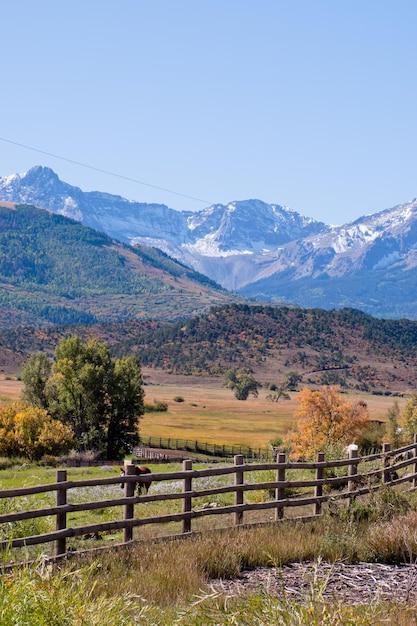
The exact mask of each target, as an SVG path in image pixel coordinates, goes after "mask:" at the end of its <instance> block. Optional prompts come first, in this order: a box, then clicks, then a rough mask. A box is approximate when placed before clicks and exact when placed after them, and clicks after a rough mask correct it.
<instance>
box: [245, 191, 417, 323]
mask: <svg viewBox="0 0 417 626" xmlns="http://www.w3.org/2000/svg"><path fill="white" fill-rule="evenodd" d="M416 284H417V200H416V199H414V200H412V201H411V202H407V203H405V204H401V205H398V206H395V207H394V208H392V209H386V210H384V211H381V212H379V213H376V214H374V215H370V216H364V217H361V218H359V219H358V220H356V221H355V222H352V223H351V224H347V225H344V226H339V227H334V228H332V229H330V230H328V231H327V232H325V233H320V234H319V235H316V236H313V237H306V238H304V239H301V240H298V241H294V242H291V243H289V244H287V245H286V246H284V247H282V248H281V249H279V250H277V251H276V252H275V253H273V254H271V255H269V259H268V261H267V262H266V263H265V265H264V266H263V267H262V268H260V269H259V271H258V273H257V274H256V276H255V277H253V279H252V281H251V283H250V284H249V283H248V284H246V285H245V286H244V287H243V288H242V292H243V293H245V294H246V295H249V296H252V297H257V298H261V299H266V300H270V301H273V300H274V299H275V298H279V299H282V298H284V299H288V300H290V301H295V302H297V303H298V304H301V305H305V306H320V307H326V308H332V307H340V306H354V307H356V308H361V309H363V310H366V311H368V312H370V313H374V314H376V315H385V316H388V317H392V316H394V317H417V294H416V292H415V286H416Z"/></svg>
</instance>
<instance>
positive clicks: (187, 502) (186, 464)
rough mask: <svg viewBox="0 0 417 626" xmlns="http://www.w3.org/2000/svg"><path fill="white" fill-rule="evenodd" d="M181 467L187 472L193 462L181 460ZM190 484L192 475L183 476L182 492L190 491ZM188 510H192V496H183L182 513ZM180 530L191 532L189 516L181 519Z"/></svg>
mask: <svg viewBox="0 0 417 626" xmlns="http://www.w3.org/2000/svg"><path fill="white" fill-rule="evenodd" d="M182 469H183V470H184V472H188V471H189V470H192V469H193V462H192V461H190V460H189V459H186V460H185V461H183V462H182ZM192 485H193V479H192V476H186V478H184V492H187V491H192V488H193V487H192ZM190 511H192V497H191V496H185V498H184V502H183V513H189V512H190ZM182 532H183V533H190V532H191V517H187V518H185V519H183V521H182Z"/></svg>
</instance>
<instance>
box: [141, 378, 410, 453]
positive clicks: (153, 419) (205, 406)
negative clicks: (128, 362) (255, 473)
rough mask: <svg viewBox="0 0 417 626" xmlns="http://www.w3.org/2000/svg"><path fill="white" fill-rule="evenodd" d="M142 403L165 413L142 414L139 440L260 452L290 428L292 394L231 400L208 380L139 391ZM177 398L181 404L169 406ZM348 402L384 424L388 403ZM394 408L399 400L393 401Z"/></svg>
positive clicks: (379, 399)
mask: <svg viewBox="0 0 417 626" xmlns="http://www.w3.org/2000/svg"><path fill="white" fill-rule="evenodd" d="M145 391H146V400H147V401H148V402H152V401H153V400H154V399H155V400H162V401H164V402H167V403H168V411H167V412H165V413H148V414H146V415H145V416H144V417H143V419H142V421H141V432H142V433H143V435H149V436H151V435H152V436H155V437H173V438H175V437H177V438H179V439H190V440H199V441H207V442H208V443H218V444H223V443H224V444H245V445H248V446H252V447H254V448H257V447H265V446H267V445H268V444H269V442H270V441H271V439H274V438H275V437H282V436H285V434H286V433H287V432H288V431H289V430H291V428H293V426H294V425H295V418H294V411H295V409H296V406H297V393H291V394H290V395H291V399H290V400H280V401H279V402H271V401H270V400H267V399H266V396H267V395H268V393H269V392H268V391H267V390H266V389H261V390H260V392H259V397H258V398H253V397H250V398H249V399H248V400H246V401H239V400H236V399H235V398H234V396H233V394H232V392H231V391H230V390H229V389H225V388H224V387H223V386H222V381H221V380H216V379H208V380H207V381H206V382H205V383H203V384H202V383H199V382H198V379H197V380H196V378H194V379H193V382H192V384H189V383H187V381H186V380H184V378H182V379H181V378H179V377H178V380H177V381H176V382H174V383H170V382H161V383H159V384H151V385H147V386H146V387H145ZM176 396H180V397H182V398H184V402H175V401H174V398H175V397H176ZM348 396H349V399H350V400H356V399H362V400H364V401H365V402H366V403H367V404H368V408H369V414H370V417H371V419H378V420H385V419H386V413H387V410H388V408H389V407H390V406H391V405H392V403H393V401H394V398H392V397H387V396H376V395H371V394H365V393H361V394H355V393H349V394H348ZM398 401H399V405H400V407H402V406H403V404H404V403H405V399H404V398H398Z"/></svg>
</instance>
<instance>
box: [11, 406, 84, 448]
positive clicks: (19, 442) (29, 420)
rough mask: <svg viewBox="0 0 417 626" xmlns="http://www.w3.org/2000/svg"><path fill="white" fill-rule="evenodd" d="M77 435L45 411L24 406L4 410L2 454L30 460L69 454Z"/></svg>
mask: <svg viewBox="0 0 417 626" xmlns="http://www.w3.org/2000/svg"><path fill="white" fill-rule="evenodd" d="M73 438H74V434H73V432H72V430H71V428H69V426H66V425H65V424H63V423H62V422H60V421H59V420H56V419H53V418H52V417H51V416H50V415H49V414H48V413H47V411H46V410H45V409H41V408H37V407H33V406H28V405H24V404H12V405H10V406H7V407H2V408H0V454H2V455H4V456H10V457H12V456H23V457H25V458H28V459H30V460H37V459H40V458H41V457H42V456H43V455H44V454H52V455H57V454H60V453H62V452H66V451H67V450H68V449H69V448H70V446H71V443H72V441H73Z"/></svg>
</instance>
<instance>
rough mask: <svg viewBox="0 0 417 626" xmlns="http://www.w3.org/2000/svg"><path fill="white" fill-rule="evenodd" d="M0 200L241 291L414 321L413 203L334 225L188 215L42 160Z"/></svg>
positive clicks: (1, 190) (254, 206)
mask: <svg viewBox="0 0 417 626" xmlns="http://www.w3.org/2000/svg"><path fill="white" fill-rule="evenodd" d="M0 200H8V201H15V202H27V203H31V204H34V205H36V206H40V207H41V208H46V209H49V210H50V211H52V212H55V213H59V214H61V215H65V216H67V217H72V218H73V219H76V220H78V221H80V222H82V223H83V224H84V225H86V226H90V227H93V228H94V229H96V230H99V231H102V232H105V233H107V234H108V235H110V236H111V237H114V238H116V239H118V240H120V241H122V242H127V243H130V244H133V245H135V244H141V245H143V244H145V245H147V246H153V247H156V248H159V249H161V250H163V251H164V252H166V253H168V254H169V255H170V256H172V257H174V258H176V259H178V260H180V261H182V262H183V263H185V264H187V265H189V266H190V267H192V268H194V269H195V270H197V271H199V272H201V273H202V274H205V275H206V276H209V277H210V278H212V279H213V280H215V281H216V282H218V283H219V284H221V285H222V286H224V287H226V288H227V289H232V290H236V291H240V292H241V293H242V294H243V295H245V296H249V297H253V298H256V299H260V300H266V301H270V302H274V301H279V302H282V301H284V302H292V303H297V304H300V305H303V306H317V307H325V308H333V307H341V306H348V307H356V308H360V309H363V310H365V311H368V312H370V313H373V314H375V315H384V316H388V317H402V316H403V317H404V316H408V317H417V295H416V296H415V295H414V294H415V293H416V290H415V286H416V285H417V200H412V201H411V202H407V203H405V204H401V205H398V206H396V207H394V208H391V209H386V210H384V211H381V212H379V213H376V214H374V215H368V216H364V217H361V218H359V219H358V220H356V221H354V222H352V223H350V224H345V225H343V226H336V227H330V226H327V225H325V224H323V223H322V222H318V221H315V220H313V219H310V218H306V217H304V216H302V215H301V214H300V213H297V212H296V211H293V210H291V209H288V208H287V207H283V206H280V205H276V204H267V203H265V202H262V201H261V200H243V201H236V202H231V203H229V204H226V205H224V204H214V205H212V206H210V207H207V208H205V209H202V210H199V211H195V212H191V211H175V210H173V209H171V208H169V207H167V206H165V205H162V204H145V203H139V202H132V201H129V200H126V199H124V198H122V197H120V196H115V195H110V194H106V193H101V192H96V191H94V192H83V191H82V190H81V189H79V188H77V187H74V186H71V185H68V184H67V183H65V182H63V181H61V180H60V179H59V178H58V176H57V175H56V174H55V173H54V172H53V171H52V170H51V169H49V168H45V167H40V166H37V167H34V168H32V169H30V170H29V171H28V172H26V173H25V174H21V175H19V174H14V175H12V176H6V177H4V178H0Z"/></svg>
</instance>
